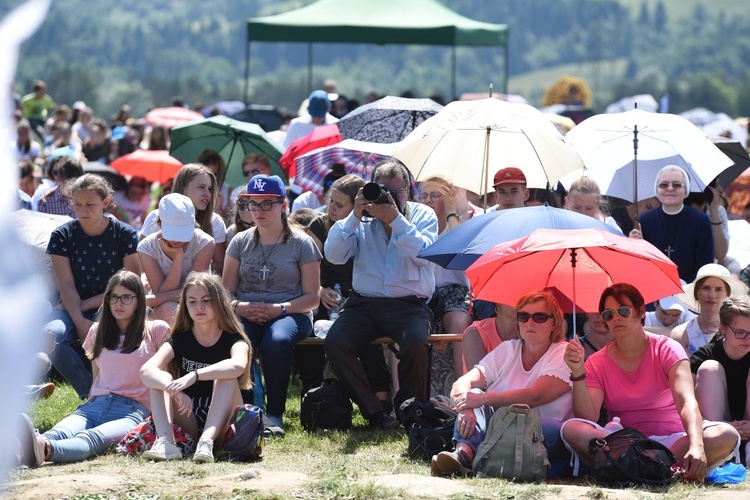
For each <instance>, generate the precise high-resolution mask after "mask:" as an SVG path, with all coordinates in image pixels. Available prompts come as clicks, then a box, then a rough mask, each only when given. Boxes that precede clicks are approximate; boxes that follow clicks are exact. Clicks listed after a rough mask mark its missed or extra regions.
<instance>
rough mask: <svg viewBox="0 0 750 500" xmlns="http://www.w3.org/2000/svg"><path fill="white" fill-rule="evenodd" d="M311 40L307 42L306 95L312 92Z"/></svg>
mask: <svg viewBox="0 0 750 500" xmlns="http://www.w3.org/2000/svg"><path fill="white" fill-rule="evenodd" d="M312 61H313V50H312V42H307V95H310V93H312V91H313V88H312V64H313V62H312Z"/></svg>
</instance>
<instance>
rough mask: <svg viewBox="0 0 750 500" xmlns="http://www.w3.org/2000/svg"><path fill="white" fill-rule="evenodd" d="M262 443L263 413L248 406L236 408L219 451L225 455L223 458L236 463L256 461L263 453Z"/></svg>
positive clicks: (255, 407)
mask: <svg viewBox="0 0 750 500" xmlns="http://www.w3.org/2000/svg"><path fill="white" fill-rule="evenodd" d="M263 442H264V440H263V411H262V410H261V409H260V408H258V407H257V406H253V405H249V404H242V405H239V406H237V407H236V408H235V409H234V413H233V414H232V418H231V419H230V421H229V429H228V430H227V433H226V434H225V435H224V442H223V444H222V446H221V451H223V452H224V453H225V455H224V458H227V459H229V460H238V461H251V460H256V459H258V458H259V457H260V454H261V452H262V451H263Z"/></svg>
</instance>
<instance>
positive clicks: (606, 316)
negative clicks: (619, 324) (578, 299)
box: [601, 306, 633, 322]
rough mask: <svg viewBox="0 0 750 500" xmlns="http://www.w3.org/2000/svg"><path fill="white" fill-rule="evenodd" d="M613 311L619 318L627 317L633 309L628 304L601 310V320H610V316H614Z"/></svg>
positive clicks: (631, 313)
mask: <svg viewBox="0 0 750 500" xmlns="http://www.w3.org/2000/svg"><path fill="white" fill-rule="evenodd" d="M615 312H616V313H617V315H618V316H620V317H621V318H629V317H630V316H632V315H633V309H631V308H630V307H628V306H620V307H618V308H617V309H605V310H603V311H602V314H601V316H602V320H603V321H605V322H606V321H612V318H614V317H615Z"/></svg>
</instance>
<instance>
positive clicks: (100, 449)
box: [21, 269, 169, 467]
mask: <svg viewBox="0 0 750 500" xmlns="http://www.w3.org/2000/svg"><path fill="white" fill-rule="evenodd" d="M168 335H169V325H167V324H166V323H165V322H163V321H153V322H151V321H146V293H145V290H144V288H143V283H142V282H141V278H140V276H139V275H137V274H135V273H132V272H130V271H127V270H125V269H123V270H120V271H118V272H116V273H115V274H114V275H113V276H112V278H111V279H110V280H109V283H108V284H107V288H106V290H105V292H104V302H103V303H102V312H101V315H100V317H99V322H98V323H94V324H93V325H92V326H91V329H90V330H89V332H88V335H87V336H86V340H85V342H84V343H83V347H84V349H85V351H86V355H87V356H88V358H89V359H90V360H91V366H92V368H93V373H94V381H93V384H92V385H91V392H90V393H89V400H88V401H87V402H86V403H83V404H82V405H81V406H79V407H78V408H77V409H76V411H75V412H73V413H72V414H71V415H69V416H67V417H65V418H64V419H63V420H61V421H60V422H58V423H57V424H56V425H55V426H54V427H53V428H52V429H50V430H48V431H47V432H45V433H44V434H39V431H36V430H35V429H34V428H33V426H32V425H31V420H29V418H28V417H27V416H26V415H22V418H23V421H24V422H25V423H26V425H25V429H24V430H25V431H28V432H27V433H26V434H25V435H23V436H21V463H22V464H24V465H27V466H30V467H36V466H38V465H41V463H42V462H44V461H51V462H67V463H69V462H79V461H81V460H85V459H87V458H90V457H92V456H94V455H99V454H102V453H104V452H106V451H107V450H108V449H109V448H111V447H112V446H113V445H115V444H117V443H118V442H119V441H120V440H121V439H122V438H123V437H125V435H126V434H127V433H128V432H130V430H132V429H133V428H134V427H135V426H136V425H138V424H139V423H140V422H141V421H143V420H144V419H145V418H146V417H148V414H149V406H150V402H149V392H148V389H147V388H146V387H145V386H144V385H143V383H142V382H141V379H140V377H139V371H140V369H141V367H142V366H143V363H145V362H146V361H147V360H148V359H149V358H151V357H152V356H153V355H154V354H155V353H156V351H157V350H158V349H159V346H161V344H162V343H163V342H164V340H165V339H166V338H167V336H168Z"/></svg>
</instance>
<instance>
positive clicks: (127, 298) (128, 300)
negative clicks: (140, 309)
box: [107, 294, 136, 305]
mask: <svg viewBox="0 0 750 500" xmlns="http://www.w3.org/2000/svg"><path fill="white" fill-rule="evenodd" d="M135 297H136V296H135V295H114V294H112V295H110V296H108V297H107V302H109V303H110V304H112V305H115V304H117V301H118V300H119V301H120V302H122V303H123V304H124V305H128V304H132V303H133V299H134V298H135Z"/></svg>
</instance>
